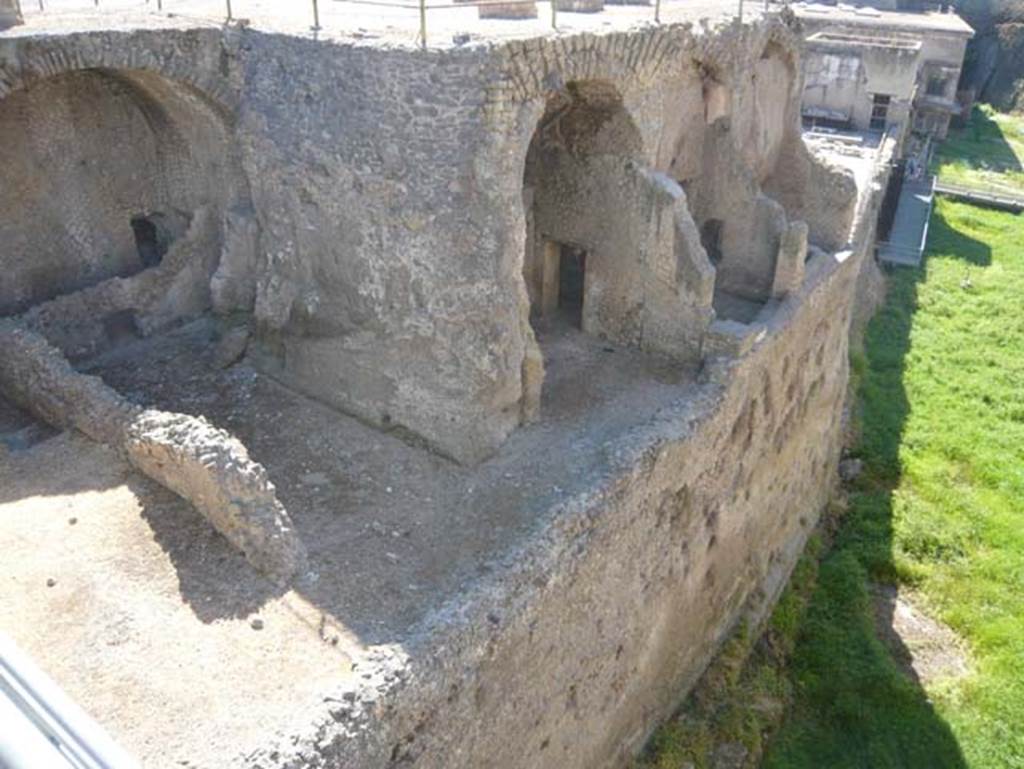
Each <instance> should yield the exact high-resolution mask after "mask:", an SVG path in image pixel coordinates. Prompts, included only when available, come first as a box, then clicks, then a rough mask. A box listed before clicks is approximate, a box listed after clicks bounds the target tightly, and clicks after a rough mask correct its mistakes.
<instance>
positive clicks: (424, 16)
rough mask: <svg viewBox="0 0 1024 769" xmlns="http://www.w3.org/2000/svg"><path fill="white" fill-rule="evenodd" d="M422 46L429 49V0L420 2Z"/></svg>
mask: <svg viewBox="0 0 1024 769" xmlns="http://www.w3.org/2000/svg"><path fill="white" fill-rule="evenodd" d="M420 45H422V46H423V49H424V50H426V48H427V0H420Z"/></svg>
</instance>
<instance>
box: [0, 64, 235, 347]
mask: <svg viewBox="0 0 1024 769" xmlns="http://www.w3.org/2000/svg"><path fill="white" fill-rule="evenodd" d="M247 197H248V194H247V187H246V184H245V179H244V174H243V172H242V170H241V164H240V162H239V160H238V158H237V153H236V150H235V147H234V142H233V136H232V130H231V124H230V119H229V117H228V114H227V112H226V110H225V109H224V108H223V107H222V106H221V105H219V104H218V103H217V102H215V101H213V100H212V99H210V98H209V97H207V96H206V95H205V94H203V93H202V92H201V91H199V90H198V89H196V88H195V87H194V86H192V85H189V84H186V83H184V82H181V81H176V80H173V79H171V78H168V77H166V76H164V75H161V74H158V73H156V72H153V71H148V70H138V69H108V68H86V69H81V70H72V71H68V72H61V73H58V74H55V75H52V76H50V77H46V78H42V79H30V80H29V81H28V85H26V86H24V87H22V88H20V89H18V90H15V91H13V92H11V93H9V94H8V95H7V97H6V98H4V99H3V100H0V211H3V215H2V216H0V242H3V243H4V244H5V249H4V251H3V253H2V254H0V269H2V270H3V271H4V274H5V280H4V282H3V286H2V288H0V315H9V314H16V313H23V312H25V311H27V310H29V308H33V307H36V308H39V307H46V309H45V310H39V309H37V310H35V311H34V312H35V313H36V320H37V321H38V322H39V325H42V326H44V328H42V329H41V330H44V331H47V332H51V333H47V335H48V336H49V337H50V338H51V341H53V342H54V343H56V344H58V345H59V346H61V347H62V348H64V349H65V351H66V352H68V353H69V354H72V355H81V354H85V353H88V352H92V351H95V349H97V348H99V347H102V346H103V342H104V340H103V336H104V334H105V332H104V330H103V317H101V316H108V315H112V314H115V313H120V317H125V314H126V313H132V314H133V315H134V316H135V317H136V318H137V322H138V326H139V329H140V330H141V331H143V332H148V331H151V330H155V329H156V328H158V327H160V326H162V325H165V324H166V323H168V322H171V321H173V320H176V319H178V318H180V317H187V316H190V315H195V314H198V313H200V312H202V311H204V310H205V309H207V308H208V307H209V306H210V303H211V293H210V280H211V277H212V276H213V274H214V271H215V270H216V269H217V266H218V262H219V259H220V256H221V250H222V245H223V237H222V229H223V222H224V217H225V215H226V214H227V212H229V210H231V209H232V208H233V207H234V206H237V204H238V202H239V201H244V200H246V199H247ZM116 279H122V280H116ZM69 295H76V296H77V297H78V299H77V300H76V301H75V302H68V301H65V300H63V299H61V300H59V301H58V304H59V305H60V306H59V307H53V306H49V307H47V306H46V305H47V303H48V304H49V305H53V300H58V298H63V297H67V296H69ZM62 315H68V317H62Z"/></svg>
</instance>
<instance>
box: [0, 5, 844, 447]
mask: <svg viewBox="0 0 1024 769" xmlns="http://www.w3.org/2000/svg"><path fill="white" fill-rule="evenodd" d="M117 37H118V39H117V40H116V41H115V40H113V39H111V40H106V41H97V40H95V39H90V38H89V37H88V36H82V37H81V38H77V37H73V38H69V39H66V40H59V41H55V42H53V43H51V44H50V46H51V47H53V48H55V49H56V52H59V55H54V54H55V53H56V52H55V51H47V50H46V46H45V45H44V44H41V43H38V42H34V41H31V40H29V41H27V42H20V41H19V40H17V39H12V40H7V41H0V43H2V44H3V46H4V50H6V51H7V53H6V55H5V61H6V62H7V64H6V65H5V68H6V69H5V75H4V82H6V83H9V84H12V85H13V86H14V87H15V90H14V91H13V92H12V93H11V94H10V95H9V96H8V97H7V98H6V99H5V100H4V101H3V102H0V107H2V108H0V121H3V122H2V123H0V124H6V125H8V127H9V133H10V134H11V136H10V138H9V140H7V141H6V144H5V143H3V142H0V147H7V148H9V150H10V152H11V153H12V156H17V157H27V158H35V157H37V156H39V157H43V158H51V162H52V163H54V164H56V165H54V167H53V168H52V169H50V172H49V173H47V174H46V175H45V179H44V178H41V177H39V175H37V174H32V173H26V169H23V168H22V169H20V171H19V172H18V174H16V177H17V180H18V183H17V184H11V185H7V186H5V191H6V194H7V195H8V196H9V197H10V201H9V204H10V206H11V209H10V210H23V211H27V212H29V211H30V212H34V213H33V215H31V216H25V217H13V218H12V219H11V220H10V222H14V224H12V223H7V224H5V226H8V227H14V228H15V230H14V231H13V232H12V233H11V234H10V239H11V241H12V242H16V243H20V244H21V245H20V246H17V247H15V248H14V249H12V251H11V252H10V253H12V254H14V256H13V257H11V258H12V259H14V263H15V264H16V266H17V269H16V270H15V271H14V272H15V274H16V275H17V276H19V277H17V279H16V280H14V281H12V282H11V284H10V285H11V286H12V288H11V289H10V292H11V294H12V296H11V297H9V299H8V306H7V309H8V311H11V310H15V309H24V306H25V305H26V304H28V303H32V302H35V301H38V300H40V299H47V298H50V297H51V296H54V295H56V294H61V293H64V292H66V291H67V290H68V289H71V288H78V287H81V286H88V285H92V284H95V283H97V282H100V281H102V280H104V279H109V278H110V277H111V276H114V275H121V276H123V275H125V274H128V273H131V272H134V271H136V270H138V269H139V268H140V267H144V266H145V265H142V264H140V260H142V259H143V257H142V256H141V251H140V249H139V247H138V242H137V241H138V238H137V237H133V236H134V235H135V233H133V226H132V219H133V216H135V215H136V214H153V213H156V214H161V215H163V216H164V218H165V219H166V218H167V217H169V216H171V215H172V214H173V215H174V216H176V217H177V216H179V215H180V217H179V219H178V220H177V221H181V222H184V221H187V220H188V217H190V216H192V215H194V214H195V211H196V210H197V209H198V208H199V207H200V206H202V205H208V206H209V207H210V208H211V210H212V215H213V217H214V219H215V220H216V222H217V224H218V227H217V231H216V233H215V239H216V243H215V245H213V246H212V248H213V251H214V252H215V253H217V252H219V253H217V256H218V261H217V262H216V263H215V267H216V270H217V271H216V274H215V276H214V279H213V288H212V292H211V296H210V301H211V302H212V303H213V304H214V305H215V306H216V307H217V308H218V309H220V310H250V309H251V310H252V311H253V312H254V314H255V318H256V321H257V326H258V329H259V333H258V337H259V343H258V344H257V345H254V347H253V350H254V353H253V355H254V360H256V361H257V362H258V363H259V364H260V366H261V367H262V368H263V369H264V370H265V371H267V372H270V373H272V374H273V375H274V376H276V377H278V378H280V379H281V380H282V381H284V382H286V383H287V384H290V385H291V386H294V387H296V388H298V389H300V390H302V391H303V392H306V393H308V394H310V395H312V396H314V397H316V398H318V399H319V400H322V401H324V402H326V403H328V404H329V405H332V406H334V407H336V408H338V409H340V410H342V411H345V412H347V413H351V414H354V415H356V416H358V417H360V418H362V419H364V420H367V421H369V422H371V423H373V424H376V425H378V426H380V427H382V428H385V429H392V428H394V429H399V430H401V431H402V433H403V434H406V435H409V436H412V437H416V438H418V439H423V440H425V441H426V442H427V443H429V444H430V445H431V446H432V447H434V448H435V449H436V450H438V451H440V452H442V453H444V454H446V455H448V456H451V457H454V458H456V459H458V460H460V461H463V462H474V461H478V460H480V459H482V458H484V457H486V456H487V455H489V454H490V453H492V452H493V451H494V450H495V449H496V448H497V447H498V446H499V445H500V444H501V443H502V441H503V440H504V439H505V438H506V437H507V435H508V434H509V433H510V432H511V431H512V430H513V429H515V427H516V426H517V425H518V424H519V423H520V422H521V421H522V420H523V419H524V418H528V416H529V415H530V414H533V413H536V407H537V403H536V400H537V398H536V393H537V392H538V390H539V391H540V393H541V402H542V401H543V385H542V382H541V377H540V375H539V371H540V365H539V361H540V358H541V354H540V352H539V350H538V348H537V345H536V341H535V339H534V335H533V332H532V329H531V328H530V324H529V298H528V294H527V291H526V280H525V279H524V274H523V265H524V259H525V258H526V252H527V248H526V244H525V241H526V229H527V227H526V219H527V216H526V211H525V210H524V206H523V197H524V188H523V182H524V176H525V172H526V165H527V163H526V161H527V150H528V148H529V146H530V144H531V141H532V139H533V137H534V135H535V134H536V132H537V129H538V125H539V124H540V122H541V121H542V120H543V117H544V113H545V108H546V106H548V105H549V104H550V103H551V102H552V99H555V100H556V101H557V99H558V98H563V97H564V94H566V93H567V92H569V91H571V89H572V88H574V87H578V86H577V84H579V83H594V84H597V85H598V86H600V87H601V88H610V89H613V90H614V91H615V92H616V93H617V94H618V98H619V99H620V100H621V112H622V115H623V119H624V120H626V121H628V122H629V123H631V124H632V125H633V126H634V134H635V139H636V142H635V144H636V146H635V147H634V148H633V150H632V156H631V157H632V160H630V167H629V168H627V167H626V166H625V165H623V166H622V168H621V169H620V179H621V184H618V183H614V184H613V190H617V191H618V192H621V199H622V200H629V201H631V202H630V204H629V205H628V206H625V207H620V208H619V210H617V211H615V207H614V198H615V194H616V193H615V192H613V191H609V197H608V201H606V202H607V203H608V204H609V205H605V206H604V207H603V208H602V207H601V206H599V205H598V204H597V202H596V201H595V200H594V199H593V198H590V199H588V198H586V196H584V197H583V198H580V199H579V200H578V201H576V202H575V205H577V211H576V213H577V214H579V220H580V222H582V223H583V224H587V223H588V222H589V223H590V224H591V225H594V226H595V230H594V232H593V233H590V235H589V238H590V239H591V240H593V241H597V242H600V243H601V244H602V248H603V250H604V251H605V252H606V253H605V255H604V256H603V257H600V258H598V259H596V260H595V261H594V262H593V267H594V270H593V274H592V275H591V276H590V277H591V279H592V286H591V289H592V290H590V291H589V294H588V296H589V301H585V303H584V315H585V317H586V318H588V321H587V323H586V324H585V326H586V328H587V329H588V330H589V331H590V332H591V333H595V334H605V335H607V336H609V337H610V338H613V339H616V340H619V341H622V342H625V343H627V344H632V345H635V346H641V347H645V348H647V349H652V350H657V351H660V352H667V353H669V354H671V355H674V356H675V357H678V358H680V359H684V360H690V361H692V362H697V361H699V359H700V350H701V345H702V338H703V335H704V333H705V329H706V327H707V324H708V322H709V321H710V317H711V313H710V309H709V307H708V294H709V286H710V283H711V276H710V268H709V266H708V264H707V254H706V253H705V248H704V246H701V245H700V244H698V242H697V241H698V238H697V237H695V236H694V235H695V233H702V232H703V231H704V228H705V227H706V226H707V225H708V223H709V222H711V223H712V224H713V225H715V226H719V230H718V232H719V235H720V237H719V240H718V242H716V244H715V247H716V252H717V261H718V264H717V265H716V266H717V275H716V276H715V278H714V283H715V287H716V288H717V289H719V290H723V291H726V292H729V293H732V294H735V295H737V296H742V297H746V298H750V299H754V300H756V301H764V300H766V299H767V298H768V297H769V296H770V295H771V293H772V285H773V281H774V275H775V261H776V256H777V253H778V249H779V246H780V243H781V237H782V234H783V233H784V232H785V231H786V229H787V227H788V222H789V220H791V219H801V218H802V219H807V221H808V224H809V225H810V227H811V236H812V240H815V238H816V236H817V235H818V234H819V232H820V231H821V230H822V229H823V226H822V225H821V224H820V222H819V219H820V220H828V216H827V214H825V213H824V212H823V214H822V215H821V216H820V217H816V216H815V215H814V212H813V211H810V210H808V209H809V207H813V206H814V205H816V203H815V202H814V200H818V199H819V196H817V194H814V195H810V196H809V195H808V194H807V191H808V185H807V184H799V185H790V189H787V191H786V194H785V195H780V196H778V198H777V199H773V198H772V197H770V193H768V192H766V191H765V190H767V188H768V187H769V186H770V183H771V181H772V179H773V175H776V169H777V168H779V167H781V166H783V165H786V164H784V163H782V162H781V161H780V158H782V157H783V155H784V154H786V160H787V161H789V160H790V159H791V158H792V157H793V156H794V155H796V154H798V153H799V150H798V149H794V147H799V146H802V145H800V141H799V136H798V123H797V120H796V117H797V102H796V99H797V97H798V90H799V89H798V87H797V74H796V70H795V67H794V65H793V63H792V62H793V57H794V56H795V53H794V51H795V46H796V43H797V39H796V36H795V35H794V34H793V33H792V32H790V31H789V30H788V29H787V28H786V27H785V26H784V25H783V24H781V23H778V22H773V23H768V24H760V25H756V26H752V27H735V28H722V29H717V30H714V31H710V30H709V31H706V32H705V31H695V30H693V29H692V28H690V27H688V26H686V25H674V26H663V27H658V28H652V29H649V30H644V31H643V32H637V33H628V34H626V33H607V34H600V35H587V34H581V35H576V36H573V37H572V38H566V39H558V40H539V41H530V42H527V43H521V42H510V43H508V44H505V45H502V46H498V47H495V48H484V47H467V48H464V49H454V50H449V51H444V52H440V51H439V52H426V53H415V52H409V51H403V50H397V49H396V50H380V49H375V48H373V47H369V46H359V45H349V44H341V45H332V46H329V47H325V46H321V45H320V44H318V43H316V42H315V41H306V40H300V39H296V38H293V37H287V36H276V35H269V34H246V33H243V32H238V31H236V30H227V31H225V32H224V33H223V35H222V37H221V38H220V39H218V38H216V37H214V36H213V33H205V32H204V33H202V34H198V33H181V32H168V33H166V34H165V35H163V36H162V38H161V40H160V42H159V46H155V47H156V49H157V50H155V51H153V50H151V48H152V47H153V46H151V45H150V44H151V42H152V41H150V40H148V38H142V37H140V36H138V35H135V36H117ZM103 42H106V45H104V44H103ZM132 46H137V47H138V48H139V49H140V50H144V51H146V54H145V55H134V54H132V53H131V51H132ZM112 49H113V50H116V51H119V52H118V53H111V50H112ZM175 51H178V52H179V53H180V55H177V56H176V55H175V54H174V52H175ZM185 57H188V60H189V62H190V63H194V66H190V64H186V63H183V61H184V59H185ZM133 59H134V61H133ZM54 61H59V62H62V63H64V65H65V69H66V68H71V69H73V70H74V71H70V72H67V71H64V70H61V69H60V68H59V67H55V66H54V65H53V62H54ZM132 63H134V64H135V66H134V67H130V66H125V65H127V64H132ZM79 69H81V71H79ZM55 70H56V71H55ZM285 73H286V74H287V77H285V76H284V75H285ZM79 81H81V82H82V83H83V84H84V86H83V89H82V90H83V93H85V94H86V95H87V96H89V99H88V102H89V104H88V106H87V105H86V104H84V103H83V104H80V105H79V106H77V107H76V106H74V105H75V104H78V102H77V101H75V99H78V98H80V97H78V96H77V95H74V94H72V93H71V92H70V91H71V90H73V89H71V88H70V86H69V83H72V82H79ZM284 83H287V86H285V85H283V84H284ZM24 85H30V86H31V87H30V88H27V89H24V88H22V89H20V90H19V89H18V88H17V87H18V86H24ZM89 89H92V90H89ZM94 91H95V93H94ZM93 103H95V104H96V105H97V106H96V107H93V106H92V104H93ZM107 107H109V109H107ZM90 109H92V110H93V111H92V112H90V111H89V110H90ZM62 110H63V111H62ZM76 110H77V112H76ZM72 113H74V114H77V115H79V117H81V119H73V118H74V115H73V114H72ZM30 117H31V120H29V118H30ZM29 122H30V123H31V130H28V123H29ZM115 124H116V125H115ZM69 126H73V127H74V128H69ZM122 129H123V131H124V132H125V133H124V135H125V136H127V137H129V140H127V141H126V142H125V143H124V144H125V146H124V148H123V151H120V152H119V155H118V157H116V158H115V157H111V158H101V157H92V154H94V153H95V152H106V151H108V150H107V149H95V148H109V147H110V146H112V143H111V142H109V141H104V140H103V138H104V137H108V136H109V135H111V134H112V133H113V132H115V131H117V130H122ZM90 130H91V131H93V133H92V134H90V133H88V132H89V131H90ZM62 131H63V132H64V133H61V132H62ZM76 132H77V134H76ZM26 142H28V144H26ZM32 142H35V144H32ZM33 147H35V149H32V148H33ZM55 148H67V150H68V151H67V152H64V151H61V152H57V151H56V149H55ZM236 148H237V149H236ZM39 153H44V154H43V155H41V156H40V155H39ZM46 153H49V154H46ZM787 153H788V154H787ZM584 154H585V153H584ZM572 158H573V160H572V162H574V163H580V162H589V161H586V160H585V159H583V155H580V154H577V155H574V156H572ZM799 159H800V161H801V164H800V168H801V169H803V171H804V178H811V177H813V176H814V175H815V174H817V175H818V176H819V177H821V178H820V179H819V178H815V179H814V181H824V182H826V183H832V180H831V177H830V174H832V172H831V171H829V170H828V169H827V168H823V167H821V166H820V165H818V164H817V163H816V161H813V160H811V159H809V158H807V157H800V158H799ZM19 162H27V161H19ZM71 162H73V163H74V164H75V165H74V166H73V168H71V169H65V168H62V167H60V163H64V164H67V163H71ZM16 165H17V162H14V163H12V164H10V165H9V167H10V168H14V167H15V166H16ZM790 165H792V164H790ZM101 168H102V169H104V173H103V174H102V175H99V172H98V170H97V169H101ZM136 169H138V171H137V173H134V175H132V172H133V171H134V170H136ZM12 173H13V172H12ZM787 173H788V172H787ZM90 174H92V175H90ZM659 175H660V176H659ZM121 177H125V178H126V179H127V181H126V182H125V184H123V185H122V184H119V183H118V182H116V181H114V180H117V179H120V178H121ZM47 180H49V181H47ZM65 181H66V182H67V183H66V184H65ZM26 184H31V185H36V186H38V185H42V187H40V189H38V190H35V189H34V188H32V189H25V188H24V187H25V185H26ZM46 184H63V185H64V186H63V187H61V188H60V189H55V190H49V191H47V189H44V188H45V185H46ZM826 186H827V184H826ZM832 186H835V185H834V184H832ZM840 186H841V185H840ZM762 187H764V188H765V189H762ZM576 188H577V189H578V185H577V186H576ZM630 189H632V190H633V192H629V190H630ZM540 194H541V195H543V191H541V193H540ZM812 198H813V199H814V200H811V199H812ZM554 201H555V199H554V198H551V197H550V196H549V199H548V203H547V205H546V207H545V208H544V210H541V211H539V212H538V211H537V210H536V205H537V202H536V200H535V201H534V208H535V210H534V212H533V213H534V224H535V229H536V231H537V232H538V233H539V234H541V235H543V233H542V232H540V230H543V229H544V227H540V228H536V223H537V222H538V221H539V222H542V223H543V222H544V221H552V220H553V219H555V218H556V217H555V215H554V213H553V208H554V205H553V203H554ZM559 201H560V202H561V203H563V204H564V203H566V202H568V203H573V201H572V199H571V197H570V198H569V199H561V198H560V199H559ZM828 202H829V203H834V202H836V201H834V200H829V201H828ZM542 203H543V201H542ZM609 206H610V207H609ZM587 208H590V209H592V210H591V211H587V210H586V209H587ZM136 209H138V210H136ZM598 209H600V210H598ZM610 211H615V214H616V216H618V225H616V226H614V227H613V229H614V232H615V233H617V234H618V235H619V237H620V239H621V242H618V244H616V242H614V241H611V240H609V239H608V238H607V237H605V235H604V234H602V230H601V227H604V228H605V229H604V232H605V233H607V232H608V231H609V230H608V228H609V227H610V226H612V224H613V222H614V220H615V218H614V217H609V216H608V214H609V212H610ZM36 212H37V213H38V215H36ZM545 217H546V219H545ZM150 218H153V217H150ZM559 218H561V219H562V220H564V221H566V222H568V221H569V219H568V218H566V217H559ZM161 221H162V220H161ZM26 222H33V223H32V224H26ZM157 224H158V225H160V224H161V222H160V221H158V222H157ZM19 228H20V229H19ZM181 229H182V226H181V225H180V224H179V225H178V227H177V230H176V232H177V233H178V234H180V232H181ZM549 229H551V228H549ZM840 229H841V228H840ZM549 234H551V233H549ZM36 240H38V241H39V242H40V243H41V244H42V248H41V254H40V255H39V256H37V257H36V258H35V259H26V258H25V256H24V254H25V249H26V247H27V244H28V243H29V242H35V241H36ZM815 242H823V243H825V242H827V243H828V244H829V245H832V246H836V245H838V244H840V243H841V242H842V239H841V238H839V237H831V238H828V237H820V238H817V239H816V240H815ZM582 245H586V244H582ZM706 245H707V244H705V246H706ZM634 247H635V248H634ZM631 248H633V250H634V251H635V252H636V253H637V254H638V255H639V258H640V261H639V262H635V261H633V260H634V259H635V257H634V256H633V255H631V254H629V253H627V252H628V251H629V250H630V249H631ZM106 295H108V296H109V294H106ZM122 309H126V310H132V311H134V312H136V314H139V308H134V307H127V308H122ZM182 314H184V313H182ZM143 325H144V324H143ZM531 362H534V363H531ZM531 372H533V373H531Z"/></svg>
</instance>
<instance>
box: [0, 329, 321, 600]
mask: <svg viewBox="0 0 1024 769" xmlns="http://www.w3.org/2000/svg"><path fill="white" fill-rule="evenodd" d="M0 349H2V350H3V355H2V356H0V391H2V392H3V393H4V395H5V396H8V397H10V398H11V399H13V400H14V401H15V402H16V403H18V404H19V405H20V406H22V407H23V408H25V409H26V410H28V411H30V412H32V413H33V414H35V415H36V416H38V417H39V418H40V419H43V420H44V421H46V422H48V423H50V424H52V425H54V426H55V427H59V428H74V429H77V430H80V431H81V432H83V433H85V434H86V435H88V436H89V437H90V438H92V439H94V440H96V441H99V442H101V443H106V444H108V445H110V446H111V447H113V448H114V449H117V450H119V451H121V452H122V453H123V454H124V455H125V457H126V458H127V460H128V461H129V462H130V463H131V464H132V465H133V466H134V467H136V468H137V469H139V470H140V471H141V472H143V473H144V474H146V475H148V476H150V477H151V478H153V479H155V480H156V481H158V482H160V483H161V484H163V485H164V486H166V487H167V488H169V489H171V490H172V491H174V492H175V493H177V494H178V495H180V496H182V497H184V498H185V499H187V500H188V501H189V502H191V503H192V504H193V506H194V507H195V508H196V509H197V510H198V511H199V512H200V513H201V514H202V515H203V516H204V517H205V518H206V519H207V520H208V521H210V523H211V524H212V525H213V526H214V528H216V529H217V531H219V532H220V533H221V534H223V535H224V536H225V537H226V538H227V539H228V540H229V541H230V542H231V543H232V544H233V545H235V547H237V548H238V549H239V550H241V551H242V553H244V555H245V557H246V558H247V559H248V561H249V562H250V563H251V564H252V565H253V566H254V567H256V568H257V569H258V570H259V571H261V572H263V573H264V574H266V575H267V576H269V577H271V578H272V579H275V580H277V581H280V582H284V583H286V582H289V581H290V580H291V579H292V578H293V577H295V576H296V575H297V574H298V573H299V572H300V571H301V570H302V568H303V567H304V565H305V548H304V547H303V545H302V542H301V541H300V540H299V539H298V537H297V535H296V533H295V526H294V524H293V523H292V522H291V519H290V517H289V515H288V513H287V511H286V510H285V509H284V507H283V506H282V505H281V503H280V502H279V501H278V500H277V496H276V494H275V491H274V485H273V484H272V483H271V482H270V480H269V478H268V477H267V471H266V470H265V469H264V468H263V467H262V465H260V464H259V463H257V462H254V461H253V460H251V459H250V458H249V454H248V452H247V451H246V448H245V446H243V445H242V444H241V442H239V441H238V439H236V438H234V437H233V436H231V435H230V434H228V433H227V432H225V431H224V430H219V429H217V428H215V427H213V426H212V425H210V424H209V423H208V422H206V421H205V420H203V419H202V418H197V417H192V416H188V415H185V414H172V413H167V412H163V411H158V410H155V409H143V408H141V407H139V406H136V405H135V404H133V403H131V402H130V401H128V400H127V399H125V398H124V397H122V396H121V395H119V394H118V393H116V392H115V391H114V390H112V389H111V388H109V387H107V386H106V385H105V384H104V383H103V382H102V380H100V379H99V378H98V377H93V376H87V375H85V374H80V373H78V372H76V371H75V370H74V369H73V368H72V367H71V365H70V364H69V363H68V361H67V359H66V358H65V357H64V356H63V355H62V354H61V353H60V351H59V350H57V349H56V348H55V347H53V346H52V345H51V344H49V343H48V342H47V341H46V340H45V339H44V338H43V337H42V336H40V335H38V334H36V333H34V332H32V331H30V330H28V329H26V328H24V327H23V326H21V325H20V324H18V323H16V322H14V321H12V320H10V319H0Z"/></svg>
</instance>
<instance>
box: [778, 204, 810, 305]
mask: <svg viewBox="0 0 1024 769" xmlns="http://www.w3.org/2000/svg"><path fill="white" fill-rule="evenodd" d="M807 235H808V229H807V224H806V223H805V222H791V223H790V224H789V226H788V227H787V228H786V231H785V232H783V233H782V237H781V238H779V255H778V258H777V259H776V260H775V277H774V279H773V280H772V296H773V297H774V298H776V299H781V298H782V297H784V296H787V295H788V294H791V293H793V292H795V291H799V290H800V286H801V285H802V284H803V282H804V264H805V263H806V262H807Z"/></svg>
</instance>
